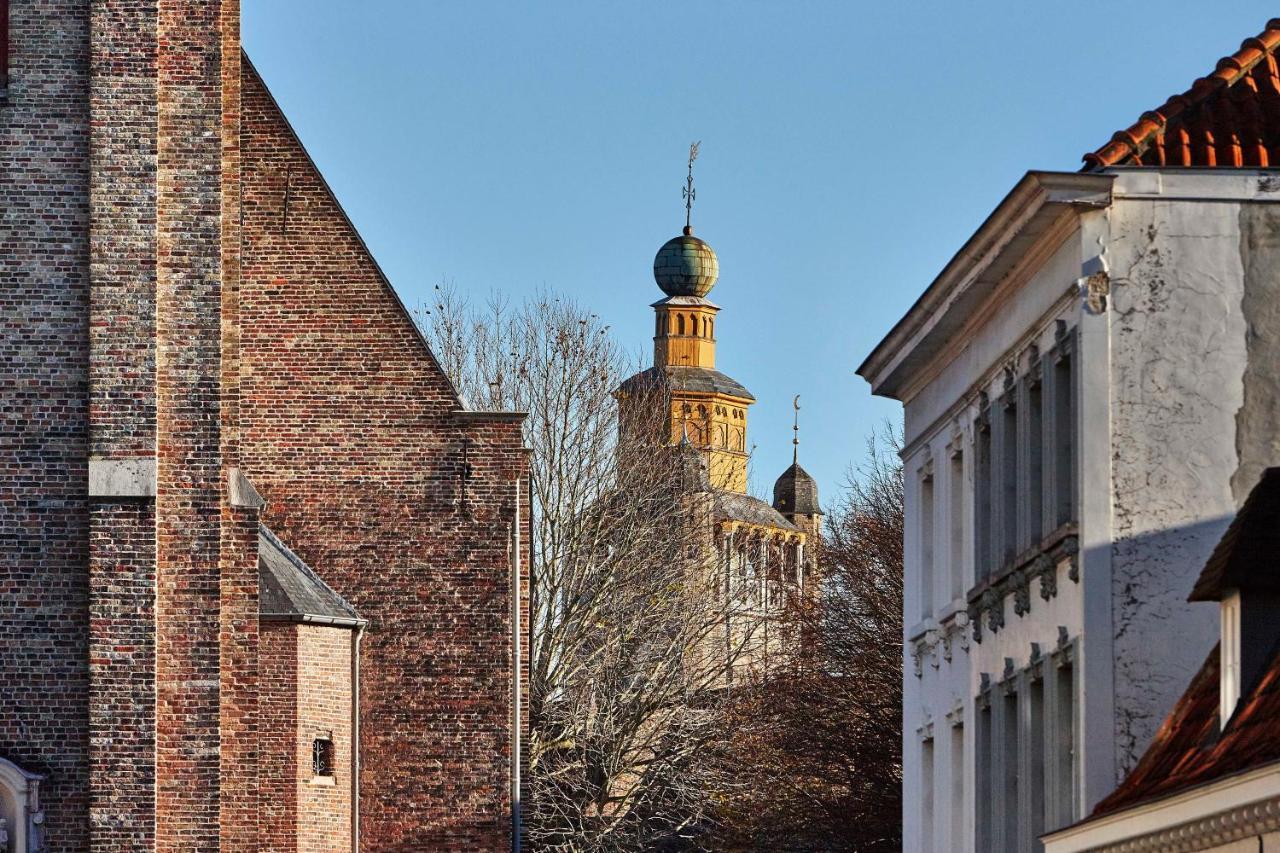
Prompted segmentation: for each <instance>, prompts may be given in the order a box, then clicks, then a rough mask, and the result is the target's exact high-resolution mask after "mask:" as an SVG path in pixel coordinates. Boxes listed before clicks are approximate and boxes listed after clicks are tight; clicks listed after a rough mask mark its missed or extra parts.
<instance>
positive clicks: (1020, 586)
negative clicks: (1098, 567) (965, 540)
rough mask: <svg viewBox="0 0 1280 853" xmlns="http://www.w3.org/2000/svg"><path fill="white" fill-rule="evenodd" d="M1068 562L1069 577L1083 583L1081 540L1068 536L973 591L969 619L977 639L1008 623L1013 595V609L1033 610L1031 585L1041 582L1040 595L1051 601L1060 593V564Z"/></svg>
mask: <svg viewBox="0 0 1280 853" xmlns="http://www.w3.org/2000/svg"><path fill="white" fill-rule="evenodd" d="M1064 560H1065V561H1067V562H1068V568H1067V577H1068V578H1070V579H1071V581H1072V582H1073V583H1079V582H1080V540H1079V538H1078V537H1076V536H1075V535H1071V536H1064V537H1063V538H1062V539H1060V540H1058V541H1057V542H1056V543H1055V544H1054V545H1053V546H1051V547H1050V548H1048V549H1046V550H1042V551H1041V552H1040V553H1038V554H1036V555H1035V556H1034V557H1032V558H1031V559H1029V560H1027V561H1026V562H1024V563H1023V564H1022V565H1020V566H1018V567H1017V568H1015V569H1014V570H1013V571H1010V572H1008V573H1007V574H1005V575H1004V576H1003V577H1001V578H999V579H998V580H997V581H995V582H994V583H992V584H991V585H990V586H988V587H987V588H985V589H983V590H982V591H981V592H978V591H976V590H975V591H974V592H971V593H970V594H969V610H968V617H969V618H968V621H969V623H970V624H971V625H972V627H973V639H974V642H977V643H981V642H982V637H983V633H984V628H983V625H984V624H985V626H986V628H985V630H986V631H990V632H991V633H992V634H995V633H998V632H999V631H1000V629H1001V628H1003V627H1004V625H1005V616H1004V600H1005V598H1006V597H1010V596H1012V598H1013V612H1014V613H1015V614H1016V615H1018V616H1026V615H1027V614H1028V613H1030V612H1031V601H1032V596H1031V584H1032V583H1033V582H1038V585H1039V593H1040V598H1042V599H1044V600H1045V601H1049V600H1051V599H1053V598H1054V596H1056V595H1057V594H1058V565H1059V564H1060V563H1062V562H1063V561H1064Z"/></svg>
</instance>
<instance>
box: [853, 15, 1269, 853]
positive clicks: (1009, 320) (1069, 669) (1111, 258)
mask: <svg viewBox="0 0 1280 853" xmlns="http://www.w3.org/2000/svg"><path fill="white" fill-rule="evenodd" d="M1277 44H1280V23H1275V22H1273V25H1271V26H1269V27H1268V30H1267V31H1266V32H1265V33H1263V35H1262V36H1261V37H1260V38H1258V39H1251V40H1250V41H1249V42H1246V43H1245V47H1244V48H1242V50H1241V51H1240V52H1239V53H1237V54H1236V55H1235V56H1233V57H1229V58H1228V59H1227V60H1224V63H1226V64H1224V63H1219V66H1218V69H1219V70H1218V71H1217V72H1215V76H1214V78H1213V80H1215V81H1217V82H1210V83H1208V84H1205V83H1197V85H1196V87H1194V88H1193V89H1192V90H1191V91H1190V92H1188V93H1187V94H1186V95H1185V96H1182V97H1181V100H1179V99H1174V100H1171V101H1170V103H1169V104H1166V105H1164V106H1163V107H1162V108H1161V109H1160V110H1159V111H1157V112H1154V113H1148V114H1146V115H1144V117H1143V119H1142V121H1140V122H1139V123H1138V124H1137V125H1135V126H1134V127H1133V128H1130V130H1128V131H1126V132H1124V133H1123V134H1117V137H1116V141H1113V142H1112V143H1111V144H1109V145H1108V146H1107V147H1106V148H1104V149H1102V150H1100V151H1099V152H1097V153H1096V154H1094V155H1090V156H1089V157H1088V158H1086V160H1088V161H1089V163H1090V169H1089V170H1088V171H1086V172H1082V173H1048V172H1032V173H1029V174H1028V175H1027V176H1026V177H1025V178H1023V180H1021V181H1020V182H1019V183H1018V184H1017V185H1016V186H1015V187H1014V188H1013V190H1012V191H1011V192H1010V193H1009V195H1008V196H1007V197H1006V198H1005V199H1004V201H1003V202H1001V203H1000V205H999V206H998V207H997V208H996V210H995V211H994V212H993V213H992V214H991V216H990V217H989V218H988V219H987V221H986V222H984V223H983V224H982V226H981V227H980V228H979V229H978V231H977V232H976V233H975V234H974V235H973V237H972V238H970V240H969V241H968V242H967V243H966V244H965V246H964V247H963V248H962V249H961V250H960V252H959V253H958V254H957V255H956V256H955V258H954V259H953V260H952V261H951V262H950V263H949V264H948V265H947V266H946V268H945V269H944V270H943V271H942V272H941V273H940V274H939V275H938V277H937V278H936V279H935V280H934V282H933V283H932V284H931V285H930V286H929V287H928V288H927V290H926V291H925V293H924V295H923V296H921V298H920V299H919V300H918V301H917V302H916V304H915V305H914V306H913V307H912V308H911V310H910V311H909V312H908V313H907V315H906V316H905V317H904V318H903V319H902V320H901V321H900V322H899V323H898V324H897V325H896V326H895V327H894V328H893V330H892V331H890V333H889V334H888V336H887V337H886V338H885V339H884V340H883V341H882V342H881V343H880V344H879V345H878V346H877V347H876V349H875V351H874V352H873V353H872V354H871V355H870V356H869V357H868V358H867V360H866V362H865V363H864V364H863V365H862V367H861V368H859V371H858V372H859V374H860V375H862V376H863V377H864V378H866V379H867V380H868V381H869V382H870V383H871V385H872V389H873V391H874V393H876V394H879V395H883V396H887V397H892V398H895V399H898V400H901V401H902V402H903V404H904V433H905V436H904V437H905V447H904V450H903V461H904V465H905V474H906V484H907V485H906V506H907V526H906V543H905V547H906V551H905V553H906V577H905V584H906V590H905V596H904V602H905V605H904V606H905V608H906V613H905V617H906V618H905V620H904V624H905V626H906V628H905V638H904V640H905V648H906V651H907V653H906V655H905V668H904V678H903V684H904V697H903V700H904V714H903V741H904V743H903V754H904V774H905V779H904V788H905V790H904V795H905V796H904V815H903V820H904V849H906V850H908V851H935V850H936V851H953V850H954V851H982V853H986V851H1023V850H1036V849H1039V846H1040V845H1039V842H1038V841H1037V838H1038V837H1039V836H1040V835H1042V834H1044V833H1045V832H1048V831H1052V830H1055V829H1057V828H1060V827H1062V826H1065V825H1067V824H1071V823H1073V822H1075V821H1077V820H1079V819H1081V818H1083V817H1084V816H1085V815H1086V814H1087V813H1088V811H1089V810H1090V809H1091V808H1092V807H1093V805H1094V804H1095V803H1097V802H1098V801H1099V800H1101V799H1102V798H1103V797H1104V796H1105V795H1106V794H1108V793H1109V792H1110V791H1111V790H1112V789H1113V788H1115V786H1116V784H1117V783H1118V782H1119V781H1120V779H1121V778H1122V777H1123V776H1124V774H1125V773H1126V772H1127V771H1128V770H1129V769H1130V768H1131V767H1132V766H1133V765H1134V763H1135V762H1136V760H1137V758H1138V757H1139V756H1140V755H1141V754H1142V753H1143V751H1144V750H1145V749H1146V747H1147V745H1148V743H1149V742H1150V741H1151V738H1152V736H1153V734H1154V733H1155V730H1156V728H1157V726H1158V725H1159V723H1160V722H1161V720H1162V719H1163V718H1164V716H1165V715H1166V713H1167V712H1168V711H1169V710H1170V708H1171V707H1172V706H1173V704H1174V701H1175V700H1176V699H1177V698H1178V696H1179V695H1180V694H1181V692H1182V690H1183V688H1184V686H1185V685H1186V684H1187V682H1188V680H1189V679H1190V677H1191V676H1192V675H1193V674H1194V673H1195V672H1196V671H1197V669H1198V668H1199V667H1200V665H1201V663H1202V661H1203V660H1204V657H1205V654H1206V653H1207V652H1208V650H1209V649H1210V647H1211V646H1212V645H1213V642H1214V640H1215V638H1216V636H1217V624H1216V619H1215V618H1214V614H1213V613H1211V612H1206V611H1205V609H1203V608H1199V609H1193V608H1191V607H1190V606H1189V605H1187V604H1186V603H1185V597H1186V593H1187V591H1188V590H1189V589H1190V588H1191V584H1192V582H1193V581H1194V579H1195V577H1196V575H1197V573H1198V571H1199V569H1200V567H1201V566H1202V565H1203V564H1204V562H1205V559H1206V558H1207V557H1208V556H1209V553H1210V551H1211V550H1212V549H1213V547H1214V545H1215V543H1216V542H1217V540H1218V538H1219V536H1220V535H1221V534H1222V531H1223V529H1224V528H1225V526H1226V524H1227V521H1228V520H1229V519H1230V517H1231V516H1232V515H1233V514H1234V512H1235V511H1236V509H1237V507H1238V506H1239V505H1240V502H1241V501H1242V500H1243V499H1244V497H1245V495H1246V493H1247V492H1248V490H1249V488H1250V487H1251V486H1252V485H1253V484H1254V483H1255V482H1256V481H1257V478H1258V475H1259V473H1260V472H1261V471H1262V469H1263V468H1265V467H1266V466H1267V465H1268V464H1270V463H1271V462H1273V461H1275V460H1280V369H1277V368H1278V367H1280V272H1278V271H1280V206H1278V205H1277V204H1276V202H1277V201H1280V192H1277V191H1278V190H1280V170H1273V169H1270V168H1268V165H1267V164H1269V163H1273V162H1274V163H1280V122H1273V121H1272V120H1271V115H1272V111H1275V112H1276V114H1277V115H1280V108H1277V106H1276V105H1277V103H1280V85H1277V81H1276V79H1275V78H1276V73H1275V68H1276V66H1275V62H1274V60H1273V59H1272V56H1271V51H1273V50H1274V49H1275V47H1276V45H1277ZM1259 81H1261V83H1262V84H1263V85H1262V86H1261V87H1260V86H1259ZM1273 94H1274V96H1275V100H1272V97H1273ZM1260 116H1261V117H1262V118H1259V117H1260ZM1263 118H1265V119H1266V120H1265V121H1263ZM1223 163H1226V164H1230V165H1231V166H1233V167H1234V168H1221V166H1217V165H1215V164H1223Z"/></svg>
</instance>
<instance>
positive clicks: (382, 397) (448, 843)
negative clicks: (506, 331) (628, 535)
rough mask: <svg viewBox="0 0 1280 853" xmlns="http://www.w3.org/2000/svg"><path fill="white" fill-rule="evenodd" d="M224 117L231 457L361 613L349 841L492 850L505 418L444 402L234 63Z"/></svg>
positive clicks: (508, 705)
mask: <svg viewBox="0 0 1280 853" xmlns="http://www.w3.org/2000/svg"><path fill="white" fill-rule="evenodd" d="M242 121H243V125H242V131H243V135H242V141H243V149H242V155H243V176H244V180H243V194H244V195H243V203H244V234H243V237H244V255H243V269H242V282H241V286H242V291H241V306H240V308H241V319H242V331H243V335H244V338H243V351H242V353H243V358H244V364H243V369H242V374H241V375H242V387H241V428H242V435H241V442H242V446H241V453H242V462H243V464H244V466H245V468H246V470H247V472H248V473H249V476H250V477H251V478H252V479H253V481H254V483H255V485H257V487H258V488H259V490H260V491H261V492H262V494H263V496H264V497H265V498H266V499H267V502H268V507H267V510H266V514H265V516H264V518H265V520H266V521H267V522H268V523H269V524H270V525H271V527H272V529H273V530H275V531H276V532H277V533H278V534H279V535H280V536H281V537H282V538H284V539H285V540H286V541H288V542H289V543H290V545H291V546H292V547H293V548H294V549H295V550H296V551H297V552H298V553H299V555H300V556H302V557H303V558H304V559H306V560H307V561H308V562H309V563H310V564H311V565H312V566H314V567H316V570H317V571H318V572H319V573H320V574H321V576H322V577H323V578H324V579H325V580H326V581H327V582H328V583H329V584H330V585H331V586H333V587H334V588H335V589H336V590H337V591H338V592H339V593H340V594H341V595H343V596H344V597H346V598H347V599H348V600H349V601H351V602H352V603H353V604H354V605H355V607H356V609H357V610H358V611H359V612H360V614H361V616H363V617H364V618H366V619H369V620H370V625H369V628H368V632H367V635H366V638H365V640H364V647H363V648H364V653H363V679H362V686H361V690H362V693H361V700H362V706H361V707H362V755H363V773H362V776H361V792H362V800H361V828H362V843H363V846H364V849H365V850H368V851H386V850H401V849H415V850H416V849H468V850H496V849H503V848H505V847H507V846H509V843H510V832H511V805H512V798H511V791H510V784H511V779H510V773H511V762H512V755H511V752H512V742H511V737H510V729H511V715H512V697H511V688H510V684H511V675H512V657H511V656H512V641H511V635H512V608H511V598H510V595H509V593H510V590H511V584H512V579H511V561H510V559H509V553H508V546H509V542H510V524H511V521H512V519H513V517H514V511H515V502H516V495H517V489H516V478H517V476H519V475H522V473H523V470H524V464H525V463H524V456H523V454H522V452H521V450H520V447H521V438H520V428H519V423H518V422H516V421H513V420H512V419H510V418H503V417H493V418H458V417H455V416H454V415H452V414H451V413H452V412H453V411H454V410H455V409H456V408H457V406H458V403H457V400H456V398H455V396H454V394H453V392H452V390H451V388H450V386H449V384H448V382H447V381H446V379H445V378H444V376H443V374H442V373H441V371H440V370H439V368H438V366H437V364H436V363H435V361H434V360H433V358H432V357H431V355H430V353H429V352H428V350H427V348H426V346H425V344H424V343H423V342H422V340H421V338H420V336H419V335H418V334H417V332H416V330H415V329H414V327H413V325H412V322H411V321H410V319H409V317H408V316H407V314H406V313H405V311H404V310H403V308H402V307H401V305H400V304H399V302H398V300H397V299H396V298H395V296H394V293H393V292H392V291H391V289H390V287H389V286H388V285H387V283H386V282H385V280H384V279H383V278H382V276H381V273H380V272H379V270H378V269H377V267H376V266H375V264H374V262H373V261H372V259H371V258H370V257H369V255H368V253H367V251H366V250H365V248H364V246H363V244H362V243H361V241H360V239H359V237H358V235H357V234H356V233H355V232H354V230H353V229H352V228H351V226H350V224H349V223H348V222H347V220H346V218H345V217H344V215H343V213H342V211H341V209H340V208H339V207H338V205H337V203H336V202H335V200H334V199H333V197H332V195H331V194H330V193H329V191H328V188H327V187H326V186H325V184H324V182H323V180H322V178H321V177H320V176H319V174H318V173H317V172H316V171H315V169H314V167H313V165H312V164H311V162H310V160H309V159H308V157H307V156H306V153H305V151H304V150H303V149H302V147H301V145H300V144H299V143H298V141H297V140H296V139H295V138H294V136H293V134H292V132H291V131H290V129H289V127H288V125H287V123H286V122H285V120H284V118H283V117H282V116H281V114H280V113H279V111H278V110H277V108H276V106H275V104H274V103H273V101H272V99H271V98H270V96H269V94H268V93H267V91H266V89H265V88H264V86H263V85H262V83H261V81H260V80H259V79H258V78H257V76H256V75H255V74H254V73H253V71H252V70H251V69H249V68H246V75H245V80H244V90H243V115H242ZM286 199H287V202H286ZM467 442H469V449H467V451H466V452H467V453H468V455H469V460H470V464H471V466H472V477H471V479H470V480H469V481H467V482H466V484H465V505H464V485H463V479H462V474H463V453H464V444H466V443H467ZM525 517H526V518H527V515H526V516H525ZM526 541H527V539H526ZM524 565H526V566H527V560H526V561H524Z"/></svg>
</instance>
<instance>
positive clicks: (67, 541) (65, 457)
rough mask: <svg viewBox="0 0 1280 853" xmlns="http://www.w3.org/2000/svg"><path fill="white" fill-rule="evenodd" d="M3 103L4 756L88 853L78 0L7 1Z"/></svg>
mask: <svg viewBox="0 0 1280 853" xmlns="http://www.w3.org/2000/svg"><path fill="white" fill-rule="evenodd" d="M10 21H11V28H10V39H11V43H12V45H13V51H12V54H11V58H10V67H11V70H12V75H11V77H10V80H9V84H10V86H9V98H8V100H7V101H5V102H0V365H3V366H4V370H5V375H4V377H3V380H4V392H3V395H4V405H3V408H2V409H0V460H3V464H2V465H0V633H2V634H3V636H4V638H5V639H4V653H3V654H0V685H3V687H0V755H3V756H4V757H6V758H8V759H10V760H12V761H14V762H16V763H18V764H20V765H22V766H23V767H25V768H27V769H28V770H32V771H36V772H39V773H43V774H46V776H47V779H46V781H45V783H44V785H43V786H42V793H44V794H47V797H45V798H44V802H45V804H46V816H47V823H46V826H47V828H48V842H49V847H50V849H51V850H79V849H85V848H86V847H87V845H88V833H89V796H88V795H89V781H88V778H89V776H88V728H89V723H88V702H87V694H88V665H89V636H88V618H89V617H88V573H87V572H86V570H85V566H86V563H87V560H88V554H87V550H88V547H87V541H88V512H87V507H86V502H85V481H86V478H87V472H86V457H87V453H86V450H87V441H88V435H87V432H88V427H87V424H88V400H87V387H86V386H87V378H88V377H87V361H88V322H87V321H88V316H89V314H88V298H89V296H88V283H89V280H88V244H87V226H88V218H89V184H88V157H89V146H88V141H89V139H88V129H89V122H88V109H89V105H88V67H89V14H88V4H87V3H86V2H84V0H12V2H11V3H10Z"/></svg>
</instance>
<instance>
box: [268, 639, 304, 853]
mask: <svg viewBox="0 0 1280 853" xmlns="http://www.w3.org/2000/svg"><path fill="white" fill-rule="evenodd" d="M297 632H298V626H297V625H295V624H293V623H292V622H264V623H262V626H261V632H260V634H259V637H260V639H259V644H258V665H259V670H258V684H259V690H258V702H259V706H258V722H259V725H260V726H261V727H262V728H261V736H260V737H259V739H258V756H259V762H258V791H259V796H260V801H259V807H258V820H259V823H258V841H259V843H260V844H261V849H262V853H294V851H296V850H297V825H298V783H297V768H296V767H295V764H294V763H295V761H296V760H297V731H298V639H297Z"/></svg>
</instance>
